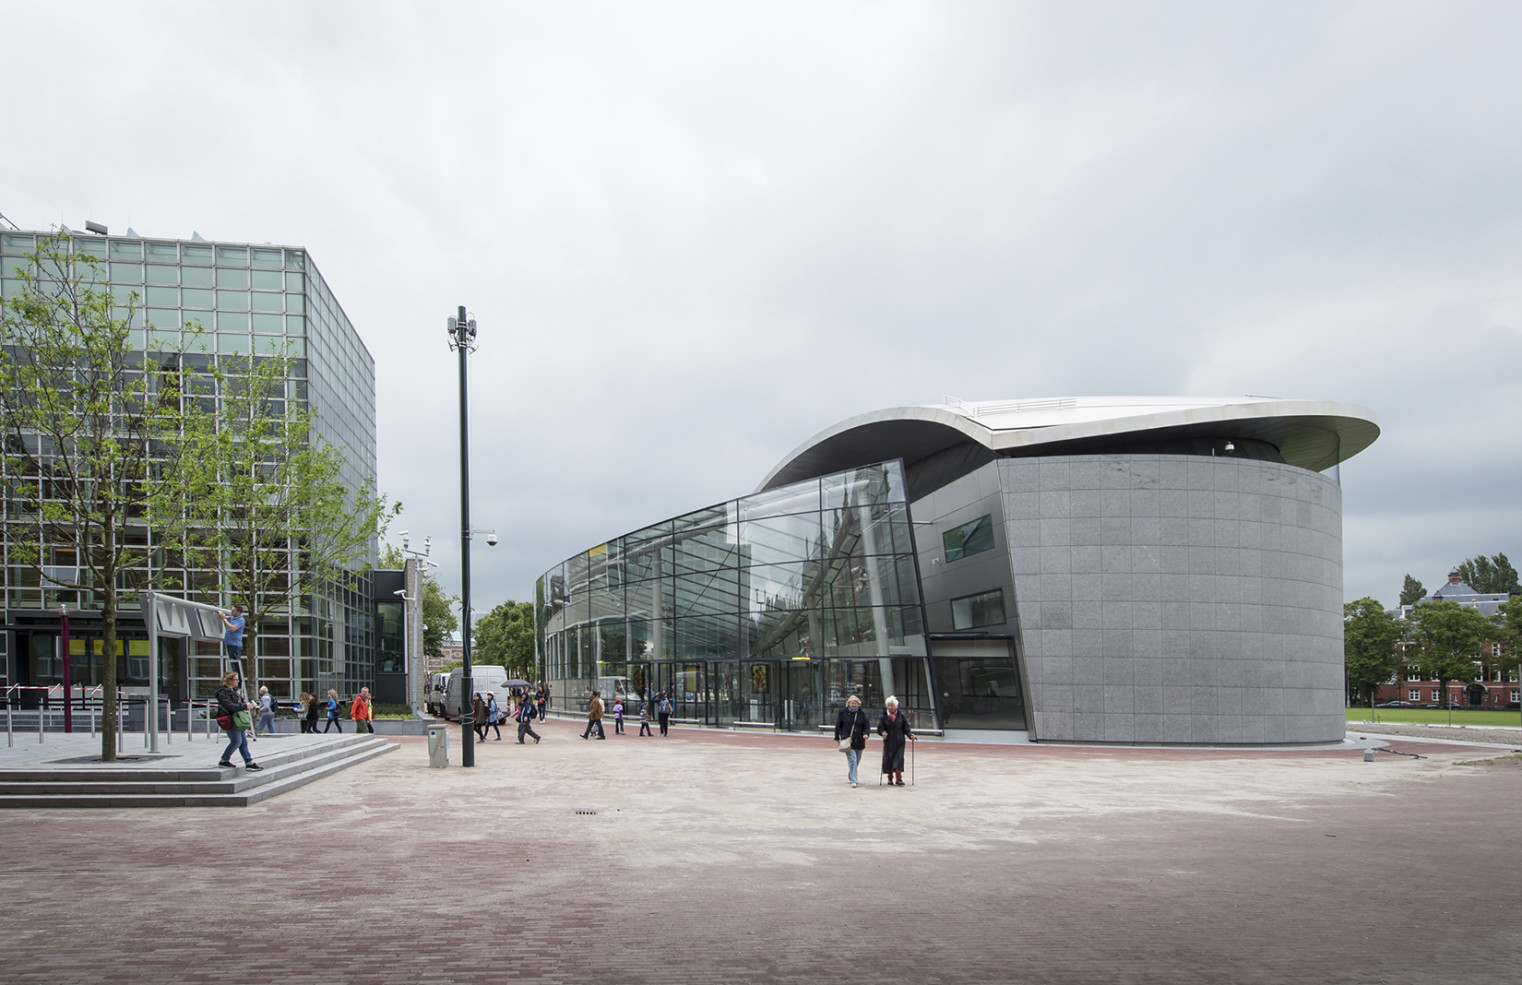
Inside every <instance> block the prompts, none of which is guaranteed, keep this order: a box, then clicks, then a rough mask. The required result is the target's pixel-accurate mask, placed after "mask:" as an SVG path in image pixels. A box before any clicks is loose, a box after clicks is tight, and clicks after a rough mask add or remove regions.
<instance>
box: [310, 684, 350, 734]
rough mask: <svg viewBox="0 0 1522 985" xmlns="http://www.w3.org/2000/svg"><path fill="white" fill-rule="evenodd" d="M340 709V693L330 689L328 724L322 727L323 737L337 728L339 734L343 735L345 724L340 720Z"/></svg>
mask: <svg viewBox="0 0 1522 985" xmlns="http://www.w3.org/2000/svg"><path fill="white" fill-rule="evenodd" d="M339 708H340V705H339V704H338V692H337V691H335V690H333V689H332V688H328V704H327V711H328V723H327V724H326V725H324V726H323V727H322V734H323V735H327V734H328V729H330V728H336V729H338V734H339V735H342V734H343V730H344V723H343V722H341V721H339V720H338V712H339ZM314 727H315V726H314Z"/></svg>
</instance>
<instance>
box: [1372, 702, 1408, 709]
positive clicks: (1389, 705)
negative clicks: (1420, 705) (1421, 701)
mask: <svg viewBox="0 0 1522 985" xmlns="http://www.w3.org/2000/svg"><path fill="white" fill-rule="evenodd" d="M1374 707H1376V708H1415V707H1416V705H1414V704H1412V703H1411V702H1409V701H1381V702H1380V703H1379V704H1377V705H1375V706H1374Z"/></svg>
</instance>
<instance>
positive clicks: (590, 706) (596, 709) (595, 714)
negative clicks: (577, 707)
mask: <svg viewBox="0 0 1522 985" xmlns="http://www.w3.org/2000/svg"><path fill="white" fill-rule="evenodd" d="M594 728H595V729H597V737H598V738H599V739H606V738H607V735H605V734H604V733H603V730H602V698H600V697H599V696H598V694H597V692H596V691H593V692H591V700H589V701H588V702H587V728H586V731H584V732H582V733H581V737H582V738H583V739H585V738H587V737H588V736H589V735H591V733H592V729H594Z"/></svg>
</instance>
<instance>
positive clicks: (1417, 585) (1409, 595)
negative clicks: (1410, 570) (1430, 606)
mask: <svg viewBox="0 0 1522 985" xmlns="http://www.w3.org/2000/svg"><path fill="white" fill-rule="evenodd" d="M1426 594H1427V590H1426V589H1425V588H1423V587H1422V583H1421V582H1419V581H1417V580H1416V579H1415V578H1412V577H1411V576H1410V575H1407V576H1406V582H1405V584H1404V585H1402V586H1401V588H1400V604H1401V605H1415V604H1416V603H1418V602H1420V601H1421V600H1422V598H1423V597H1424V596H1425V595H1426Z"/></svg>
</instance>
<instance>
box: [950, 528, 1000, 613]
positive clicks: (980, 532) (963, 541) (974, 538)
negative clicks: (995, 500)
mask: <svg viewBox="0 0 1522 985" xmlns="http://www.w3.org/2000/svg"><path fill="white" fill-rule="evenodd" d="M941 543H942V545H944V546H945V548H946V560H947V561H948V562H950V561H960V560H961V559H962V558H964V557H968V556H970V555H973V554H981V553H983V552H984V551H991V550H993V547H994V525H993V518H992V517H991V516H988V515H987V514H985V515H983V516H980V517H978V518H977V519H976V520H974V521H972V522H971V523H964V524H962V525H961V526H960V527H956V528H954V529H951V530H948V531H946V532H945V533H944V534H942V535H941ZM1001 621H1002V620H1001Z"/></svg>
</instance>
